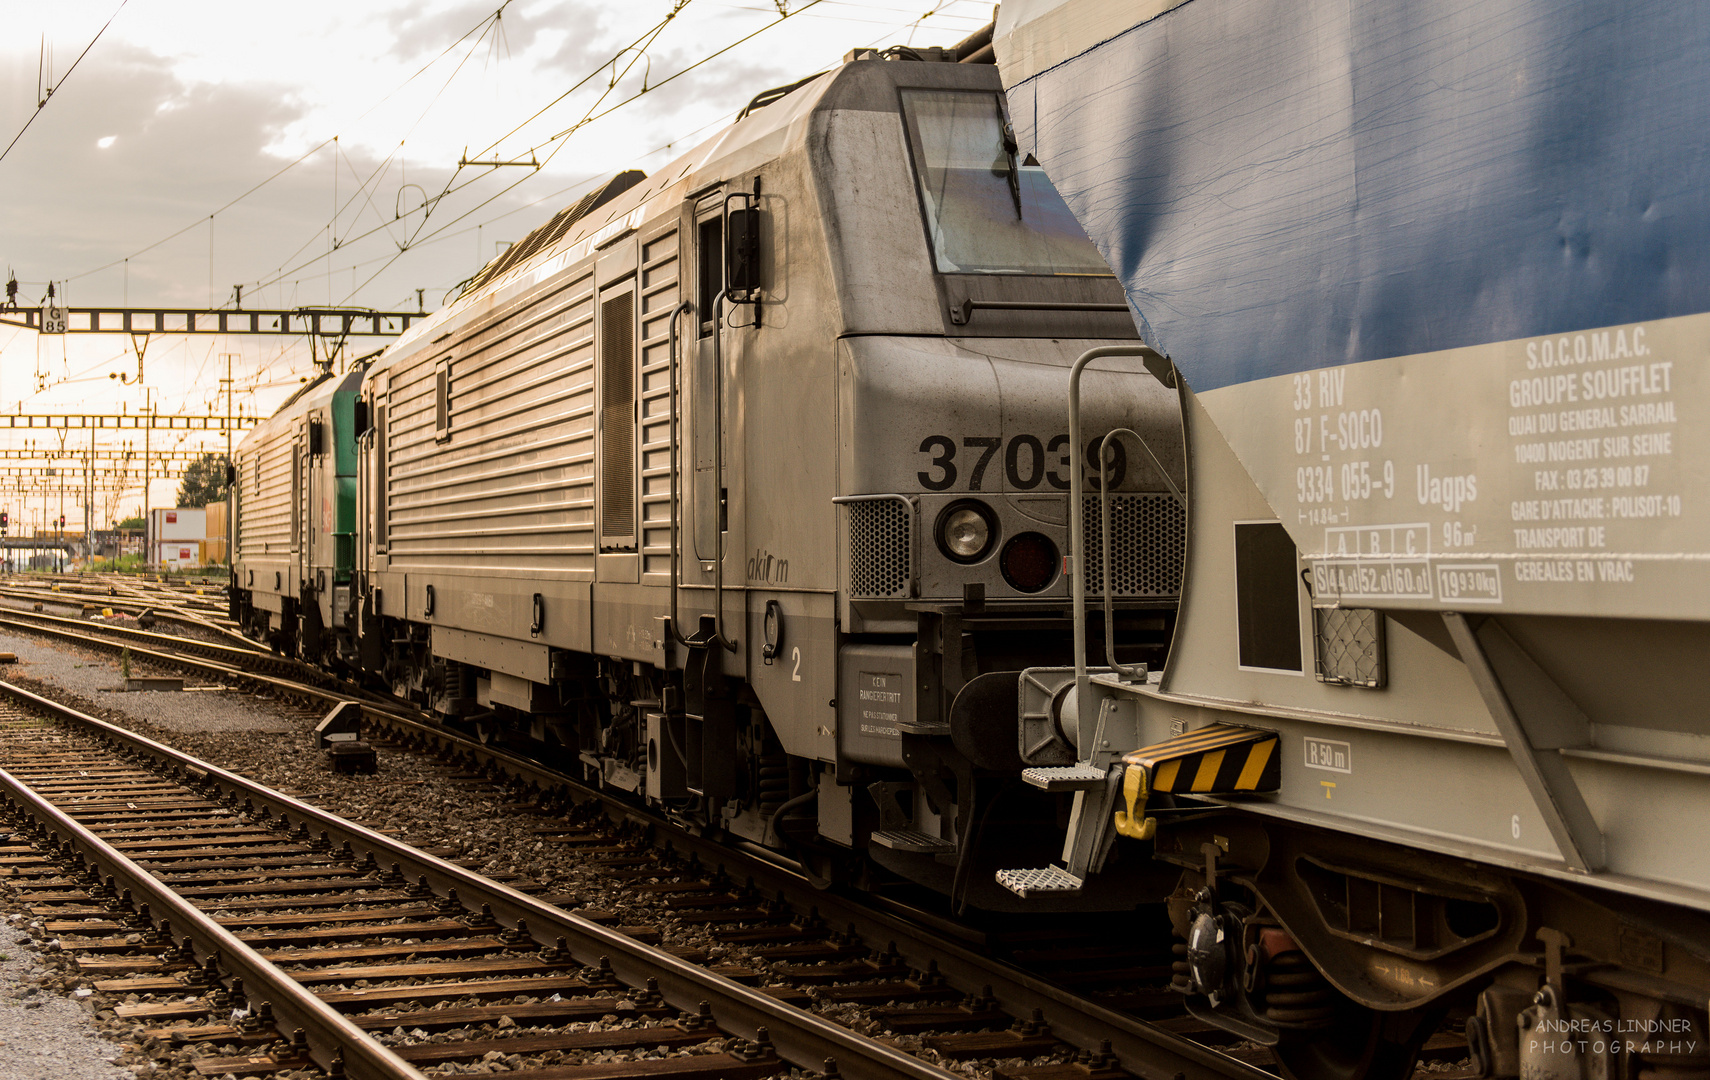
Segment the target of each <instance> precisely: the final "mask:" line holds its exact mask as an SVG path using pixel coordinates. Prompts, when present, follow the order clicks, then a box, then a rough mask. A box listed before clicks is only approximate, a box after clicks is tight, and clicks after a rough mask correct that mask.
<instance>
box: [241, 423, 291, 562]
mask: <svg viewBox="0 0 1710 1080" xmlns="http://www.w3.org/2000/svg"><path fill="white" fill-rule="evenodd" d="M291 434H292V429H291V427H290V426H289V425H286V424H277V425H275V426H274V427H273V429H272V430H270V431H267V432H266V433H264V434H263V435H262V436H261V437H260V438H258V439H257V440H256V441H255V444H254V446H253V447H251V448H250V449H249V450H247V451H245V452H243V453H241V454H239V455H237V473H238V500H239V506H240V508H241V509H240V511H239V517H238V530H237V532H238V555H239V557H241V558H254V557H258V556H263V555H282V554H286V553H288V552H289V551H290V550H291V509H292V508H291Z"/></svg>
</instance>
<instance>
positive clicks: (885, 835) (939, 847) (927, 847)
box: [872, 829, 956, 855]
mask: <svg viewBox="0 0 1710 1080" xmlns="http://www.w3.org/2000/svg"><path fill="white" fill-rule="evenodd" d="M872 842H873V843H874V844H875V845H877V846H878V847H884V848H890V849H891V850H892V851H913V852H919V853H924V854H928V855H939V854H945V853H948V852H952V851H955V850H956V845H955V844H952V843H951V842H950V841H948V840H943V839H940V838H939V837H936V836H929V835H927V834H926V833H923V832H921V831H920V830H918V829H880V830H878V831H876V832H874V833H873V840H872Z"/></svg>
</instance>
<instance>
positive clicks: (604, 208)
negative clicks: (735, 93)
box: [376, 59, 1001, 365]
mask: <svg viewBox="0 0 1710 1080" xmlns="http://www.w3.org/2000/svg"><path fill="white" fill-rule="evenodd" d="M902 85H908V86H915V87H923V88H932V87H945V88H951V87H957V88H966V87H975V86H978V87H980V88H990V89H992V90H1001V86H1000V84H999V82H998V78H997V69H996V68H995V67H993V66H992V65H990V64H957V63H941V62H940V63H934V62H919V61H908V60H879V59H863V60H855V61H852V62H849V63H846V64H843V65H841V66H839V67H837V68H834V69H833V70H831V71H828V72H825V73H824V74H822V75H818V76H815V77H812V78H809V79H806V80H803V81H802V82H800V83H798V84H796V85H795V87H794V89H791V90H790V91H789V92H788V93H787V94H785V95H784V96H783V97H781V98H779V99H776V101H775V102H772V103H767V104H766V105H764V107H760V108H754V109H753V110H752V111H749V110H745V111H744V115H743V116H741V117H739V118H738V119H737V120H736V121H735V122H733V123H732V124H730V125H729V126H728V127H726V128H723V129H722V130H720V131H718V132H716V133H715V134H713V135H712V136H710V137H709V138H707V139H706V140H705V141H703V142H702V143H701V144H700V145H698V146H696V147H695V148H694V149H692V150H690V151H688V152H687V153H685V154H683V155H682V156H681V157H678V158H676V159H675V160H673V161H672V162H670V163H669V164H668V165H666V166H665V167H663V168H661V169H660V170H659V171H658V172H655V173H654V174H653V175H652V176H650V177H643V176H642V175H641V174H639V173H637V172H636V171H635V170H630V171H628V172H625V173H619V174H618V175H617V176H616V177H614V178H612V179H611V180H609V181H607V182H606V184H604V185H602V186H600V187H598V188H595V189H594V190H593V191H592V192H590V193H589V194H588V195H587V196H584V197H583V199H582V200H580V201H579V202H577V203H575V204H572V205H571V206H570V207H567V208H565V209H564V210H562V211H560V212H559V213H558V214H557V215H555V216H554V217H553V218H552V219H551V220H549V221H548V222H547V223H546V224H544V225H542V226H540V227H539V228H537V229H535V230H534V231H533V232H531V233H530V234H529V236H528V237H526V238H525V239H524V241H523V242H522V243H520V244H519V245H517V247H516V248H513V249H512V250H514V251H517V255H516V256H515V257H514V258H507V257H501V258H500V259H499V260H495V262H494V263H492V264H490V265H489V266H487V267H485V268H483V269H482V271H481V272H480V273H479V274H478V275H477V277H476V279H475V280H474V281H473V282H472V283H471V285H470V287H469V288H468V289H467V290H466V291H465V292H464V293H463V294H462V295H460V296H459V297H458V298H457V299H456V300H454V301H452V302H451V303H450V304H448V305H446V306H445V307H442V308H441V309H440V310H438V311H436V312H434V313H432V314H431V315H429V316H428V317H427V318H425V319H420V320H417V321H416V322H415V323H414V324H413V325H412V326H411V327H410V329H409V330H408V331H407V332H406V333H405V334H404V335H403V337H401V338H399V339H398V341H397V342H396V343H394V344H393V345H392V346H391V347H390V348H388V349H387V350H386V353H385V354H384V355H383V356H382V357H381V358H380V359H379V360H377V361H376V364H377V365H384V364H386V363H387V362H389V361H390V359H391V358H392V357H394V356H398V355H402V354H404V353H407V352H409V351H411V350H412V349H413V348H414V347H415V346H416V345H417V343H418V342H420V341H431V340H432V339H434V338H437V337H439V336H440V335H441V334H442V333H444V330H443V327H445V326H446V325H447V324H451V323H459V322H462V321H464V320H466V319H468V318H469V317H471V316H472V315H474V314H475V313H476V312H477V311H478V310H481V309H487V308H491V307H493V306H495V305H496V304H498V303H500V302H502V301H503V300H506V299H509V298H510V297H512V296H515V295H516V294H518V293H520V292H522V291H524V290H525V289H528V288H530V287H532V286H533V285H535V284H536V283H537V282H539V281H540V280H542V279H543V278H545V277H546V276H547V275H549V274H552V273H555V272H556V271H557V270H559V269H561V268H562V267H564V266H565V265H567V264H568V263H570V262H573V261H575V260H577V259H580V258H582V257H583V256H585V255H586V254H587V253H588V252H589V251H591V250H593V249H594V248H596V247H599V246H600V245H602V244H604V243H605V242H607V241H609V240H611V239H613V238H615V237H617V236H619V235H622V234H623V233H625V232H629V231H631V230H632V229H635V228H638V227H639V226H640V225H641V223H642V222H643V220H645V219H646V218H648V217H650V216H652V215H651V214H650V213H649V212H648V207H649V205H650V204H654V203H657V202H659V201H660V200H662V199H665V198H667V197H668V198H669V199H670V201H671V202H673V203H675V202H679V201H681V200H682V199H684V198H687V197H688V196H689V194H690V193H692V192H697V191H701V190H704V189H706V188H708V187H710V186H711V185H714V184H717V183H720V182H723V181H726V180H729V179H731V178H732V177H736V176H740V175H741V174H743V173H744V172H747V171H750V170H752V169H756V168H759V167H760V166H762V165H765V164H766V163H768V162H770V161H773V160H776V159H777V158H778V157H779V156H780V155H781V154H782V153H783V152H784V151H785V150H786V149H787V147H788V145H789V142H790V140H791V131H792V129H793V128H795V127H796V126H797V125H798V124H802V123H805V122H806V121H807V119H808V118H809V117H810V116H811V115H812V114H813V113H815V112H819V111H822V110H831V109H835V110H847V111H862V112H894V111H896V110H897V108H898V107H899V101H898V97H897V89H898V87H899V86H902ZM801 137H805V136H801ZM631 177H634V179H630V178H631ZM613 188H615V189H616V190H615V191H613V190H612V189H613ZM667 193H670V194H669V195H667ZM543 241H544V242H543ZM524 248H527V249H528V250H523V249H524ZM508 255H509V252H507V256H508Z"/></svg>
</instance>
